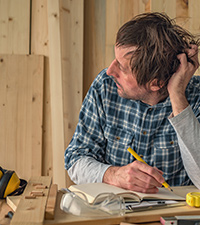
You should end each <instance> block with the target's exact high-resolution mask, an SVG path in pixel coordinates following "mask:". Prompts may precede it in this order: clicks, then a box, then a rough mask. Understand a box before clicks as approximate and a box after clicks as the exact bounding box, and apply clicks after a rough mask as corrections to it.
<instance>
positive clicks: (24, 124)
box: [0, 55, 43, 179]
mask: <svg viewBox="0 0 200 225" xmlns="http://www.w3.org/2000/svg"><path fill="white" fill-rule="evenodd" d="M0 71H1V73H0V118H1V122H0V154H1V157H0V165H1V166H2V167H3V168H5V169H9V170H15V171H16V173H17V174H18V176H19V177H21V178H24V179H29V178H30V177H31V176H32V175H35V176H36V175H38V176H40V175H41V156H42V154H41V152H42V116H43V115H42V105H43V56H34V55H32V56H30V55H0Z"/></svg>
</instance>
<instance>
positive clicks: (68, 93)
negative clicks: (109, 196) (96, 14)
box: [60, 0, 84, 185]
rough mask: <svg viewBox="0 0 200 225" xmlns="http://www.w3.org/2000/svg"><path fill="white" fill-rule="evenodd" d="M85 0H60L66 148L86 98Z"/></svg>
mask: <svg viewBox="0 0 200 225" xmlns="http://www.w3.org/2000/svg"><path fill="white" fill-rule="evenodd" d="M83 3H84V1H83V0H73V1H70V0H62V1H60V19H61V20H60V29H61V46H62V49H61V55H62V58H61V60H62V83H63V102H64V104H63V112H64V134H65V140H64V141H65V147H67V146H68V144H69V142H70V141H71V138H72V136H73V133H74V131H75V128H76V124H77V122H78V117H79V111H80V108H81V104H82V99H83V94H82V93H83V7H84V4H83ZM67 182H68V184H67V185H69V180H68V181H67Z"/></svg>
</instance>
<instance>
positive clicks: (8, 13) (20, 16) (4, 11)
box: [0, 0, 30, 54]
mask: <svg viewBox="0 0 200 225" xmlns="http://www.w3.org/2000/svg"><path fill="white" fill-rule="evenodd" d="M29 33H30V0H14V1H13V0H0V53H1V54H2V53H3V54H29Z"/></svg>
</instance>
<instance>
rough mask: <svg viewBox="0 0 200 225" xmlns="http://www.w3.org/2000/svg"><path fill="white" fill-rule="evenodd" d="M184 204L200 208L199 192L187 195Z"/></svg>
mask: <svg viewBox="0 0 200 225" xmlns="http://www.w3.org/2000/svg"><path fill="white" fill-rule="evenodd" d="M186 202H187V204H188V205H189V206H194V207H200V192H189V193H187V195H186Z"/></svg>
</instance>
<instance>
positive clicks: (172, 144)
mask: <svg viewBox="0 0 200 225" xmlns="http://www.w3.org/2000/svg"><path fill="white" fill-rule="evenodd" d="M186 97H187V99H188V101H189V104H190V106H191V107H192V110H193V112H194V114H195V116H196V117H197V118H198V120H199V121H200V77H196V76H194V77H193V78H192V79H191V81H190V83H189V85H188V87H187V90H186ZM171 113H172V107H171V102H170V98H169V97H168V98H166V99H165V100H164V101H163V102H160V103H158V104H156V105H153V106H150V105H147V104H145V103H143V102H141V101H137V100H130V99H124V98H122V97H120V96H119V95H118V93H117V87H116V85H115V82H114V81H113V79H112V78H111V77H109V76H108V75H107V74H106V69H105V70H103V71H101V72H100V73H99V75H98V76H97V77H96V79H95V80H94V82H93V84H92V85H91V87H90V89H89V91H88V93H87V95H86V97H85V99H84V101H83V105H82V108H81V111H80V116H79V122H78V125H77V127H76V131H75V133H74V136H73V138H72V140H71V142H70V144H69V146H68V148H67V149H66V151H65V168H66V169H67V170H68V169H69V168H70V167H71V166H72V165H73V164H74V163H75V162H76V161H77V160H78V159H80V158H81V157H82V156H89V157H92V158H94V159H96V160H97V161H99V162H101V163H104V164H109V165H113V166H123V165H127V164H128V163H131V162H133V161H134V160H135V158H134V157H133V156H132V155H131V154H130V153H129V152H128V151H127V148H128V147H129V146H130V147H131V148H132V149H134V150H135V151H136V152H137V153H138V154H139V155H141V156H142V157H143V159H144V160H145V161H146V162H147V164H149V165H150V166H153V167H157V168H158V169H160V170H162V171H163V173H164V174H163V177H164V179H165V180H166V181H167V182H168V183H169V184H170V185H172V186H177V185H191V184H192V181H191V180H190V179H189V177H188V175H187V172H186V170H185V168H184V166H183V162H182V158H181V154H180V147H179V143H178V139H177V135H176V132H175V130H174V128H173V127H172V125H171V124H170V121H169V119H168V117H169V115H170V114H171Z"/></svg>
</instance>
